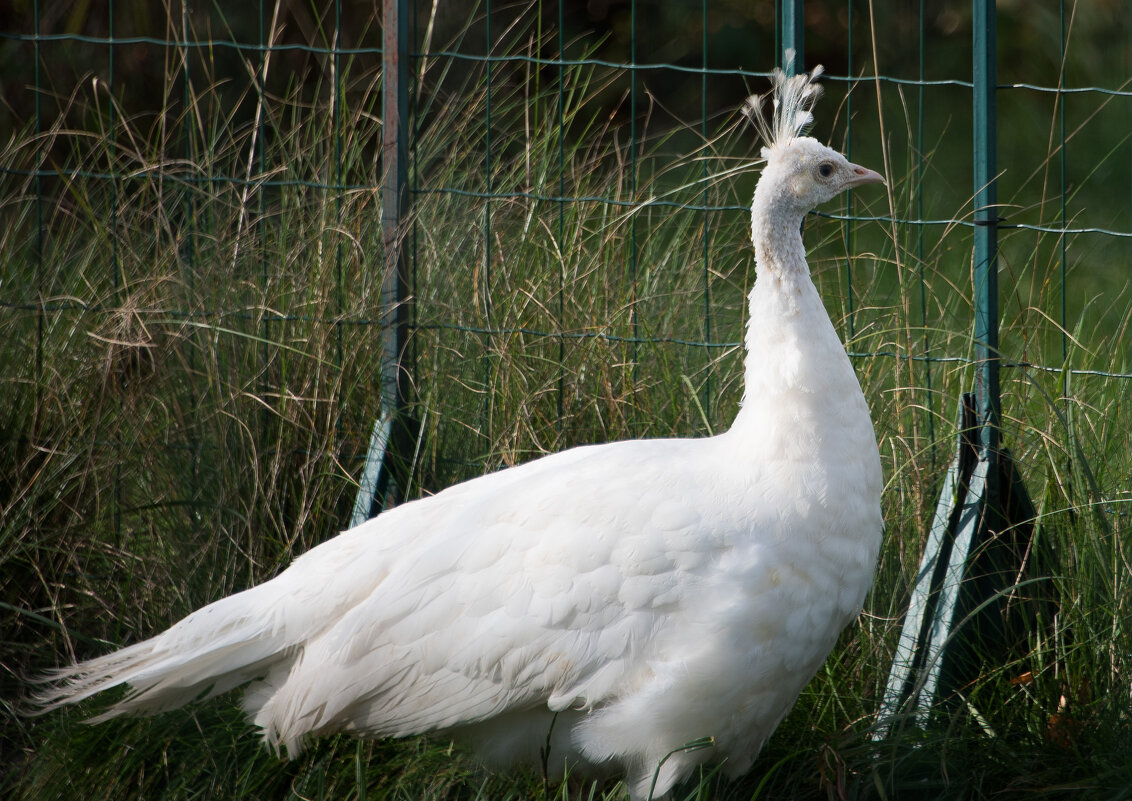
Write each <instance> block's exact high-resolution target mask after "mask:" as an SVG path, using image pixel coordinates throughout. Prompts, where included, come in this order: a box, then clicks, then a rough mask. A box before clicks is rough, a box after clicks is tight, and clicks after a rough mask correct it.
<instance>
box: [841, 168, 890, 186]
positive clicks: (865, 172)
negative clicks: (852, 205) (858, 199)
mask: <svg viewBox="0 0 1132 801" xmlns="http://www.w3.org/2000/svg"><path fill="white" fill-rule="evenodd" d="M849 169H850V170H851V171H852V172H853V176H852V177H851V178H850V179H849V180H848V181H846V182H845V188H846V189H849V188H851V187H854V186H860V185H861V184H883V183H885V180H884V176H883V175H881V174H880V173H879V172H874V171H873V170H870V169H869V168H868V167H861V166H858V165H856V164H850V165H849Z"/></svg>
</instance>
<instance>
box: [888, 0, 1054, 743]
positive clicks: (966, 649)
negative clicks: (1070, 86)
mask: <svg viewBox="0 0 1132 801" xmlns="http://www.w3.org/2000/svg"><path fill="white" fill-rule="evenodd" d="M973 10H974V14H973V17H974V25H973V27H974V34H973V38H972V49H973V59H972V76H973V82H974V90H973V111H974V139H973V155H974V162H975V169H974V183H975V192H974V222H975V241H974V247H973V265H972V268H973V269H972V275H973V289H974V305H975V331H974V336H975V350H976V355H977V360H976V373H975V388H976V391H975V393H974V394H967V395H964V396H963V397H962V398H961V400H960V406H959V422H958V429H959V432H958V447H957V450H956V455H955V458H954V459H953V461H952V464H951V467H950V469H949V470H948V473H947V476H946V478H945V480H944V485H943V490H942V492H941V493H940V499H939V503H938V505H937V507H936V513H935V518H934V520H933V522H932V526H931V531H930V533H929V535H928V541H927V543H926V545H925V548H924V555H923V558H922V560H921V562H920V569H919V571H918V573H917V575H916V580H915V584H914V586H913V588H912V596H911V598H910V600H909V604H908V613H907V615H906V616H905V618H904V626H903V629H902V630H901V634H900V639H899V641H898V643H897V647H896V654H895V656H894V658H893V662H892V667H891V669H890V671H889V676H888V684H887V687H886V689H885V694H884V699H883V702H882V704H881V710H880V714H879V716H878V724H877V727H876V730H875V733H876V736H878V737H883V736H886V735H887V734H888V733H889V731H891V730H892V729H893V728H894V726H895V724H896V721H898V720H899V719H900V717H901V716H902V715H905V714H906V715H908V716H909V717H910V719H911V721H912V722H914V723H915V724H916V725H919V726H923V725H926V724H927V723H928V722H929V721H930V718H931V713H932V710H933V709H934V708H935V707H936V705H937V704H938V703H939V702H942V701H946V700H948V699H951V698H953V697H955V696H956V694H957V692H958V691H959V690H960V689H961V688H963V687H965V686H967V685H968V684H970V683H971V682H973V681H974V680H976V679H978V677H979V675H980V672H981V671H983V670H984V669H990V670H993V669H994V667H995V666H998V665H1004V664H1007V663H1008V661H1009V660H1010V658H1011V654H1012V652H1014V651H1015V650H1016V649H1017V647H1018V646H1019V643H1020V641H1021V640H1022V639H1023V638H1024V634H1025V632H1024V630H1022V629H1021V627H1020V626H1029V627H1032V626H1033V624H1034V615H1022V614H1014V615H1013V616H1012V617H1011V615H1010V608H1009V607H1008V604H1007V599H1008V597H1009V596H1010V595H1012V594H1013V590H1014V588H1016V587H1017V586H1018V585H1019V584H1021V583H1023V582H1024V581H1025V576H1024V575H1023V571H1024V569H1025V570H1026V571H1027V573H1026V574H1027V575H1029V572H1028V571H1030V570H1034V569H1035V567H1036V560H1035V559H1033V558H1031V559H1029V560H1027V559H1026V557H1025V553H1026V552H1027V551H1028V549H1029V546H1030V544H1031V540H1032V537H1033V519H1034V510H1033V505H1032V504H1031V502H1030V499H1029V497H1028V496H1027V494H1026V490H1025V487H1023V485H1022V482H1021V479H1020V478H1019V475H1018V472H1017V470H1016V468H1015V466H1014V464H1013V462H1012V461H1011V459H1010V455H1009V454H1008V453H1007V452H1006V451H1005V450H1004V449H1003V448H1002V445H1001V441H1000V440H1001V433H1000V431H999V423H1000V420H1001V400H1000V394H999V348H998V275H997V254H998V209H997V196H996V192H995V189H996V181H997V170H998V167H997V159H996V149H997V130H996V104H995V92H996V89H997V77H996V69H995V64H996V53H995V2H994V0H974V9H973ZM1024 566H1025V568H1024ZM1037 603H1040V601H1033V602H1027V611H1033V610H1034V605H1035V604H1037Z"/></svg>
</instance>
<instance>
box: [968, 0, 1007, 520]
mask: <svg viewBox="0 0 1132 801" xmlns="http://www.w3.org/2000/svg"><path fill="white" fill-rule="evenodd" d="M973 23H974V25H973V27H974V31H973V39H974V41H973V46H974V58H973V63H972V74H973V79H974V108H973V112H974V143H973V144H974V161H975V209H974V211H975V214H974V221H975V263H974V281H975V286H974V290H975V297H974V301H975V355H976V362H977V368H976V373H975V400H976V402H977V403H978V412H979V421H978V422H979V446H980V449H981V452H980V454H979V457H980V458H981V459H984V460H986V461H987V462H988V463H989V465H990V467H991V468H992V469H991V470H990V471H989V472H988V474H987V480H988V485H987V496H988V499H989V500H990V501H992V502H997V500H998V486H997V481H996V472H997V471H996V470H995V469H993V468H995V467H996V466H997V464H998V444H999V443H998V425H999V420H1000V419H1001V417H1002V409H1001V401H1000V397H999V381H998V378H999V376H998V368H999V358H998V181H997V175H998V129H997V125H996V120H997V114H996V112H997V109H998V106H997V104H996V102H995V90H996V86H997V80H998V71H997V69H996V66H997V65H996V63H995V61H996V48H995V2H994V0H975V3H974V20H973Z"/></svg>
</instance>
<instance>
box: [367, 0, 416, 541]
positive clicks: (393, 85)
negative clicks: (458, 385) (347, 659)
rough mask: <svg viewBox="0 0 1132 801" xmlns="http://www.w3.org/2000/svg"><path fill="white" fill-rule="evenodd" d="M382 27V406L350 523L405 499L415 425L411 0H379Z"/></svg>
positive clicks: (374, 428) (414, 443)
mask: <svg viewBox="0 0 1132 801" xmlns="http://www.w3.org/2000/svg"><path fill="white" fill-rule="evenodd" d="M382 27H383V32H384V42H383V47H384V50H383V53H382V93H383V97H382V106H383V108H382V114H383V117H384V119H383V147H382V171H383V173H382V211H381V222H382V234H383V241H384V248H383V252H384V258H385V262H384V276H385V277H384V280H383V283H382V290H381V320H382V325H381V337H382V351H383V354H382V368H381V410H380V416H379V417H378V419H377V421H376V422H375V423H374V426H373V433H372V434H371V436H370V445H369V452H368V454H367V455H366V462H365V466H364V467H363V469H362V476H361V478H360V480H359V488H358V495H357V499H356V500H355V502H354V511H353V515H352V516H351V525H355V526H356V525H358V524H360V523H363V522H365V521H366V520H367V519H369V518H370V517H373V516H374V515H376V514H378V513H379V512H380V511H381V510H382V509H384V508H386V507H388V506H392V505H394V504H396V503H397V502H399V501H400V500H402V499H403V497H404V493H405V490H406V488H407V485H408V481H409V476H410V475H411V470H412V456H413V453H414V449H415V446H416V440H417V431H418V426H417V425H416V423H415V422H414V420H413V419H412V416H411V415H410V413H409V408H408V407H409V398H410V396H411V390H412V387H411V378H412V370H413V354H412V351H411V345H410V342H409V327H410V325H411V322H412V306H411V301H412V298H411V295H410V287H411V285H412V275H411V264H410V261H409V258H408V252H407V251H408V249H407V248H406V246H405V242H406V234H407V228H408V221H409V202H410V198H409V180H408V175H409V63H408V62H409V11H408V0H384V2H383V3H382Z"/></svg>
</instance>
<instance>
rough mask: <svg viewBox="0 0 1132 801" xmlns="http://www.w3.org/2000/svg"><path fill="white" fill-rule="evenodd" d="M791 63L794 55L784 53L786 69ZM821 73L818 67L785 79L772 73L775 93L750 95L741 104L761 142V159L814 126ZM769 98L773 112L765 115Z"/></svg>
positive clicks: (819, 94)
mask: <svg viewBox="0 0 1132 801" xmlns="http://www.w3.org/2000/svg"><path fill="white" fill-rule="evenodd" d="M793 62H794V51H792V50H788V51H786V65H787V67H789V66H790V65H791V64H793ZM822 72H824V70H823V68H822V66H821V65H820V64H819V65H818V66H816V67H814V68H813V70H811V71H810V72H809V73H805V72H803V73H799V74H798V75H789V76H788V75H787V74H786V73H785V72H783V71H782V69H780V68H779V67H775V68H774V72H773V73H771V76H770V78H771V82H772V83H773V84H774V89H773V90H772V91H771V92H770V93H769V95H751V97H749V98H747V102H746V103H745V104H744V107H743V111H744V112H745V113H746V114H747V116H748V117H750V118H751V121H752V122H754V124H755V127H757V128H758V131H759V135H760V136H761V137H762V140H763V142H764V147H763V153H762V154H763V158H770V156H771V155H772V154H773V153H774V152H775V151H777V150H779V149H781V148H782V147H784V146H786V145H788V144H789V143H790V142H791V141H792V140H794V139H795V138H797V137H799V136H802V135H804V134H805V132H806V130H807V129H808V128H809V127H810V125H812V124H813V122H814V114H813V107H814V104H815V103H816V102H817V100H818V98H819V97H821V93H822V87H821V85H820V84H818V78H820V77H821V74H822ZM768 96H769V97H771V105H772V111H771V114H770V115H769V119H768V115H767V114H766V113H765V111H764V107H763V103H764V102H765V100H766V98H767V97H768Z"/></svg>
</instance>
